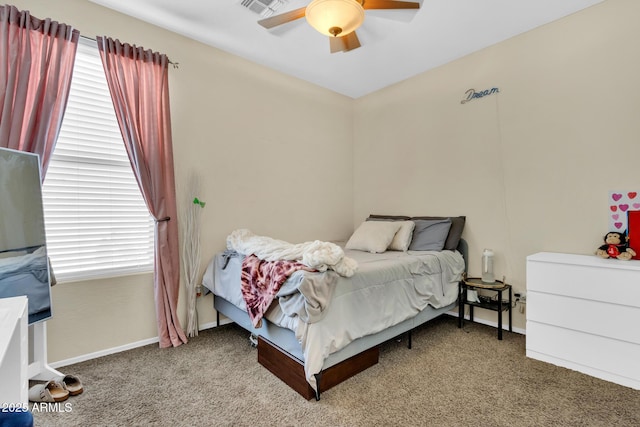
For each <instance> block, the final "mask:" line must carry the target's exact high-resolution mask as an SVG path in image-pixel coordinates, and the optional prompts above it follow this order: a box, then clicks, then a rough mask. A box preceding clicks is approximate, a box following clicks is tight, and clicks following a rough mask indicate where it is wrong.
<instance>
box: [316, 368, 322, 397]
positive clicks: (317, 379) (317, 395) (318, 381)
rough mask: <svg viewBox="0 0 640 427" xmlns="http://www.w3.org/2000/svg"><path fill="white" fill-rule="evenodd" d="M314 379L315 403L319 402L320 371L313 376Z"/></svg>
mask: <svg viewBox="0 0 640 427" xmlns="http://www.w3.org/2000/svg"><path fill="white" fill-rule="evenodd" d="M314 377H316V402H317V401H318V400H320V380H321V379H322V371H320V373H317V374H315V375H314Z"/></svg>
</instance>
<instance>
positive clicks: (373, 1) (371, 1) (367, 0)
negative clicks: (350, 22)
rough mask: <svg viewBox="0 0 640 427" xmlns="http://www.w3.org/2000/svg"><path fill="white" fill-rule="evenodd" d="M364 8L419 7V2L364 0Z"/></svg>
mask: <svg viewBox="0 0 640 427" xmlns="http://www.w3.org/2000/svg"><path fill="white" fill-rule="evenodd" d="M362 7H363V8H365V9H420V3H416V2H412V1H394V0H364V3H363V4H362Z"/></svg>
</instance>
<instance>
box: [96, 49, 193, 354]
mask: <svg viewBox="0 0 640 427" xmlns="http://www.w3.org/2000/svg"><path fill="white" fill-rule="evenodd" d="M97 41H98V49H99V50H100V56H101V58H102V64H103V66H104V69H105V73H106V76H107V83H108V85H109V91H110V93H111V99H112V100H113V105H114V107H115V110H116V117H117V119H118V123H119V125H120V131H121V132H122V137H123V139H124V143H125V146H126V149H127V153H128V154H129V160H130V162H131V166H132V168H133V172H134V175H135V176H136V180H137V181H138V186H139V187H140V190H141V191H142V194H143V197H144V200H145V202H146V203H147V207H148V208H149V212H151V215H153V217H154V218H155V220H156V238H155V274H154V285H155V299H156V315H157V321H158V336H159V337H160V347H170V346H174V347H177V346H179V345H181V344H183V343H186V342H187V337H186V336H185V334H184V331H183V330H182V328H181V327H180V321H179V320H178V315H177V312H176V311H177V310H176V308H177V304H178V292H179V289H180V257H179V249H178V248H179V246H178V217H177V209H176V192H175V182H174V173H173V148H172V142H171V118H170V113H169V79H168V63H169V60H168V58H167V56H166V55H161V54H159V53H157V52H152V51H150V50H144V49H143V48H140V47H136V46H131V45H129V44H126V43H125V44H122V43H120V42H119V41H118V40H113V39H110V38H107V37H98V38H97Z"/></svg>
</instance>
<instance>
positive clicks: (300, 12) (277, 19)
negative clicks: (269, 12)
mask: <svg viewBox="0 0 640 427" xmlns="http://www.w3.org/2000/svg"><path fill="white" fill-rule="evenodd" d="M305 9H306V7H301V8H300V9H294V10H292V11H289V12H285V13H281V14H280V15H274V16H270V17H268V18H265V19H261V20H259V21H258V24H260V25H262V26H263V27H265V28H273V27H276V26H278V25H281V24H286V23H287V22H291V21H295V20H296V19H300V18H304V11H305Z"/></svg>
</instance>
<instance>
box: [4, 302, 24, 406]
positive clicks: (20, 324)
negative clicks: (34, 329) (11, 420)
mask: <svg viewBox="0 0 640 427" xmlns="http://www.w3.org/2000/svg"><path fill="white" fill-rule="evenodd" d="M27 319H28V310H27V297H25V296H21V297H13V298H0V378H2V386H0V404H2V403H15V404H20V405H27V404H28V401H29V395H28V393H29V377H28V366H29V328H28V323H27Z"/></svg>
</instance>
